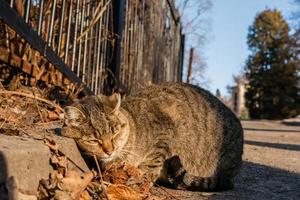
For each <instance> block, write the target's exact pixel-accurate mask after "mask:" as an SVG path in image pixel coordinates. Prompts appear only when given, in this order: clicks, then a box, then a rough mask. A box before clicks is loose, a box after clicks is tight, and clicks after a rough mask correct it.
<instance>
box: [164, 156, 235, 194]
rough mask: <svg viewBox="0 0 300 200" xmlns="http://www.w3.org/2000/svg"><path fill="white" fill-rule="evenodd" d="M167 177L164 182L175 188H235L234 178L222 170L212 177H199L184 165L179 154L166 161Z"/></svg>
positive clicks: (213, 189)
mask: <svg viewBox="0 0 300 200" xmlns="http://www.w3.org/2000/svg"><path fill="white" fill-rule="evenodd" d="M164 169H165V173H166V176H165V178H166V179H167V180H166V179H162V180H165V181H162V182H161V183H162V184H167V186H170V187H173V188H175V189H183V190H191V191H202V192H212V191H222V190H229V189H232V188H233V178H232V176H230V175H229V176H228V174H227V175H225V174H223V173H222V171H221V170H219V171H218V173H216V174H215V175H213V176H210V177H199V176H195V175H192V174H190V173H188V172H187V171H186V170H185V169H184V168H183V166H182V164H181V162H180V159H179V157H178V156H173V157H171V158H169V159H167V160H166V162H165V166H164Z"/></svg>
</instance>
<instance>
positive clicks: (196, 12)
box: [175, 0, 212, 87]
mask: <svg viewBox="0 0 300 200" xmlns="http://www.w3.org/2000/svg"><path fill="white" fill-rule="evenodd" d="M175 3H176V8H177V9H178V11H179V13H180V15H181V23H182V27H183V34H185V38H186V42H185V59H184V60H185V63H184V68H185V69H184V73H183V75H184V76H185V77H187V75H188V74H186V73H187V70H186V68H187V66H188V62H189V59H188V58H189V56H190V55H189V52H190V49H191V48H194V56H193V62H192V63H190V64H191V77H190V78H189V80H190V82H191V83H192V84H196V85H200V86H202V87H208V84H209V81H208V80H207V78H206V77H205V75H204V73H205V69H206V61H205V59H204V54H203V48H204V44H205V42H206V36H207V34H208V30H209V20H208V19H206V18H205V14H206V13H207V12H208V11H209V10H210V8H211V7H212V2H211V0H176V1H175ZM183 79H184V80H185V78H183Z"/></svg>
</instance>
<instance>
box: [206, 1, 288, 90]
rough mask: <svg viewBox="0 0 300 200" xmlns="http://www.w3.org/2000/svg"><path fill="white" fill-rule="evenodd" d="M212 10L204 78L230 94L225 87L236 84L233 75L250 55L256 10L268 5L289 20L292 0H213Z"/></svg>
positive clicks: (261, 9) (214, 87) (211, 84)
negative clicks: (250, 35)
mask: <svg viewBox="0 0 300 200" xmlns="http://www.w3.org/2000/svg"><path fill="white" fill-rule="evenodd" d="M212 2H213V7H212V9H211V11H209V14H208V18H210V22H211V28H210V30H211V31H210V32H209V34H208V36H207V37H208V42H207V44H206V46H205V50H204V51H203V52H204V56H205V58H206V62H207V69H206V72H205V77H206V78H208V79H209V81H210V84H209V88H208V89H209V90H210V91H211V92H212V93H213V94H215V92H216V89H220V91H221V95H228V93H227V89H226V87H227V86H228V85H232V84H233V78H232V77H233V75H237V74H239V73H240V72H242V69H243V66H244V63H245V60H246V59H247V57H248V55H249V51H248V46H247V33H248V28H249V26H250V25H251V24H252V23H253V21H254V18H255V16H256V14H257V13H259V12H260V11H263V10H264V9H266V8H270V9H274V8H276V9H278V10H280V11H281V12H282V14H283V16H284V18H285V19H286V20H288V19H289V18H290V13H291V12H292V10H293V5H292V4H291V3H290V2H291V0H212Z"/></svg>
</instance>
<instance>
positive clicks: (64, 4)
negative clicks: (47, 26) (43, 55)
mask: <svg viewBox="0 0 300 200" xmlns="http://www.w3.org/2000/svg"><path fill="white" fill-rule="evenodd" d="M65 7H66V1H63V3H62V7H61V14H60V22H59V34H58V45H57V54H58V55H59V54H60V49H61V42H62V32H63V24H64V18H65Z"/></svg>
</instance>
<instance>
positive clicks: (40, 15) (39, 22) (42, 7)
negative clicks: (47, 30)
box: [37, 0, 44, 35]
mask: <svg viewBox="0 0 300 200" xmlns="http://www.w3.org/2000/svg"><path fill="white" fill-rule="evenodd" d="M39 6H40V7H39V21H38V27H37V32H38V34H39V35H41V28H42V21H43V10H44V0H40V4H39Z"/></svg>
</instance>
